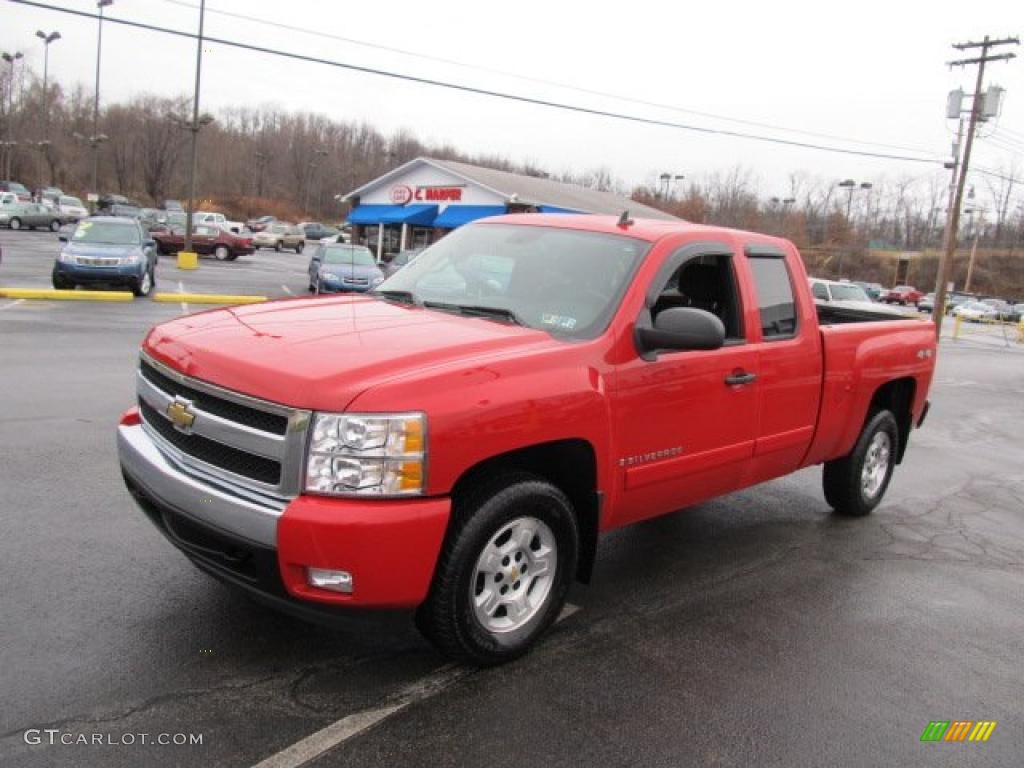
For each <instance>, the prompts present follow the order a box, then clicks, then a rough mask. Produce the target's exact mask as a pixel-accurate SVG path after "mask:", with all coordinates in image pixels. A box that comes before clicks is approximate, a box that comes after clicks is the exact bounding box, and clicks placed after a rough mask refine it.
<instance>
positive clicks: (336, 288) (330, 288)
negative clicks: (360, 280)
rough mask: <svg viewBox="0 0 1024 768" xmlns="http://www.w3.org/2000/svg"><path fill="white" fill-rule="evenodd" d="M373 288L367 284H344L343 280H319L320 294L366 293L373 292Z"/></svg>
mask: <svg viewBox="0 0 1024 768" xmlns="http://www.w3.org/2000/svg"><path fill="white" fill-rule="evenodd" d="M378 285H379V284H378ZM373 288H376V286H371V285H369V284H366V285H353V284H352V283H346V282H345V281H344V280H327V279H324V278H320V292H321V293H368V292H369V291H371V290H373Z"/></svg>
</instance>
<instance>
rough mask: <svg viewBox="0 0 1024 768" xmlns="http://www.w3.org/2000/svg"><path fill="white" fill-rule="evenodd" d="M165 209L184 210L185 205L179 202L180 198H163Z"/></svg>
mask: <svg viewBox="0 0 1024 768" xmlns="http://www.w3.org/2000/svg"><path fill="white" fill-rule="evenodd" d="M164 210H165V211H184V210H185V207H184V206H183V205H182V204H181V200H164Z"/></svg>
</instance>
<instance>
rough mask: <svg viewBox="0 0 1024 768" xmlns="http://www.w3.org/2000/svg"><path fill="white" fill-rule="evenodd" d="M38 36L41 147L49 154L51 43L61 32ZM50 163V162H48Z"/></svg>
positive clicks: (40, 182) (37, 34)
mask: <svg viewBox="0 0 1024 768" xmlns="http://www.w3.org/2000/svg"><path fill="white" fill-rule="evenodd" d="M36 37H38V38H39V39H40V40H42V41H43V141H44V142H46V143H45V144H40V146H41V147H46V154H47V155H49V151H50V150H49V147H50V101H49V99H48V98H47V96H48V88H47V86H48V85H49V79H50V43H53V42H56V41H57V40H60V32H56V31H54V32H51V33H49V34H47V33H46V32H43V30H41V29H37V30H36ZM39 157H40V160H41V159H42V157H43V151H42V149H40V152H39ZM47 165H49V163H47ZM39 176H40V179H39V185H40V186H42V184H43V180H42V174H41V173H39ZM50 184H53V172H52V170H51V172H50Z"/></svg>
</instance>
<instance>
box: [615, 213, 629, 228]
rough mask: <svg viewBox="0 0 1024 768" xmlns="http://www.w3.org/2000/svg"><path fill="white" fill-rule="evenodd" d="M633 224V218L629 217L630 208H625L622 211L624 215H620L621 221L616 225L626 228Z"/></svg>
mask: <svg viewBox="0 0 1024 768" xmlns="http://www.w3.org/2000/svg"><path fill="white" fill-rule="evenodd" d="M632 224H633V220H632V219H631V218H629V210H625V211H623V212H622V215H621V216H619V223H618V224H617V225H616V226H619V227H622V228H623V229H625V228H626V227H629V226H632Z"/></svg>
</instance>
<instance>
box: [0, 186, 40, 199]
mask: <svg viewBox="0 0 1024 768" xmlns="http://www.w3.org/2000/svg"><path fill="white" fill-rule="evenodd" d="M0 192H13V193H14V194H16V195H17V196H18V202H21V203H30V202H32V193H31V192H29V191H28V187H26V186H25V185H24V184H19V183H18V182H16V181H0Z"/></svg>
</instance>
